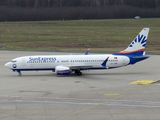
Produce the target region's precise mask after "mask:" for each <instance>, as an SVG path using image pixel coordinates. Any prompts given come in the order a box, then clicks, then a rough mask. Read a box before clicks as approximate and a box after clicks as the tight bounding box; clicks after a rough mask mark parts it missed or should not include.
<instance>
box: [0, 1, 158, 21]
mask: <svg viewBox="0 0 160 120" xmlns="http://www.w3.org/2000/svg"><path fill="white" fill-rule="evenodd" d="M159 6H160V0H0V21H6V20H7V21H23V20H24V21H26V20H59V19H69V20H71V19H107V18H133V17H134V16H136V15H139V16H141V17H145V18H148V17H160V14H159V13H160V7H159Z"/></svg>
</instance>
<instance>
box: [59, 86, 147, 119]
mask: <svg viewBox="0 0 160 120" xmlns="http://www.w3.org/2000/svg"><path fill="white" fill-rule="evenodd" d="M146 87H148V86H143V87H140V88H138V89H136V90H131V91H129V92H126V93H124V94H121V95H118V96H116V97H114V98H112V99H109V100H106V101H103V102H100V103H97V104H95V105H92V106H89V107H86V108H84V109H81V110H78V111H75V112H72V113H70V114H67V115H64V116H62V117H59V118H57V119H56V120H62V119H64V118H68V117H70V116H72V115H75V114H78V113H81V112H84V111H86V110H89V109H92V108H95V107H97V106H100V105H103V104H106V102H110V101H112V100H116V99H118V98H121V97H124V96H127V95H130V94H132V93H136V92H138V91H141V90H143V89H145V88H146Z"/></svg>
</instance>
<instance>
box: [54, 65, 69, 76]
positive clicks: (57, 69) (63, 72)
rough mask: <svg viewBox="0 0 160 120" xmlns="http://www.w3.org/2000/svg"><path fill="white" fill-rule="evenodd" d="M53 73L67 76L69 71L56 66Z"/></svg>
mask: <svg viewBox="0 0 160 120" xmlns="http://www.w3.org/2000/svg"><path fill="white" fill-rule="evenodd" d="M55 73H56V74H57V75H69V74H70V73H71V70H70V68H69V67H65V66H57V67H56V68H55Z"/></svg>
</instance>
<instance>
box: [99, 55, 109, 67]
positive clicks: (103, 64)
mask: <svg viewBox="0 0 160 120" xmlns="http://www.w3.org/2000/svg"><path fill="white" fill-rule="evenodd" d="M108 59H109V57H107V58H106V59H105V60H104V62H103V63H102V64H101V65H102V66H103V67H105V68H107V69H108V67H106V64H107V61H108Z"/></svg>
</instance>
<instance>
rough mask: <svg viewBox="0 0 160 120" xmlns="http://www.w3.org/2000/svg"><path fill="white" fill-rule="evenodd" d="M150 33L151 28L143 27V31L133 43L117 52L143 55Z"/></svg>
mask: <svg viewBox="0 0 160 120" xmlns="http://www.w3.org/2000/svg"><path fill="white" fill-rule="evenodd" d="M148 33H149V28H143V29H142V31H141V32H140V33H139V34H138V35H137V36H136V38H135V39H134V40H133V41H132V42H131V44H130V45H129V46H128V47H127V48H126V49H125V50H123V51H120V52H118V53H117V54H124V55H125V54H126V55H143V54H144V53H143V52H144V49H145V45H146V42H147V38H148Z"/></svg>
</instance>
